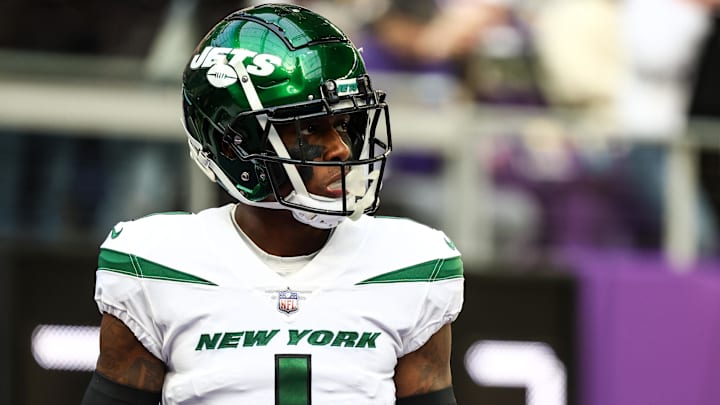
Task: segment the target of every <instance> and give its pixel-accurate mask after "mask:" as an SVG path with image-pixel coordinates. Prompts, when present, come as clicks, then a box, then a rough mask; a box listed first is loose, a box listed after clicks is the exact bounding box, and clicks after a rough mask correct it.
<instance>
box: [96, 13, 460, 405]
mask: <svg viewBox="0 0 720 405" xmlns="http://www.w3.org/2000/svg"><path fill="white" fill-rule="evenodd" d="M182 103H183V109H184V125H185V128H186V130H187V133H188V144H189V148H190V155H191V157H192V159H194V161H195V162H196V163H197V164H198V166H199V167H200V169H201V170H202V171H203V172H204V173H205V174H206V175H207V176H208V177H209V178H210V179H211V180H212V181H214V182H216V183H217V184H219V185H220V186H221V187H222V188H224V189H225V191H227V192H228V193H229V194H230V195H231V196H232V197H234V198H235V199H236V200H237V201H238V203H235V204H229V205H226V206H222V207H219V208H212V209H207V210H204V211H201V212H199V213H197V214H189V213H165V214H157V215H152V216H149V217H145V218H141V219H138V220H134V221H127V222H120V223H118V224H117V225H115V227H113V229H112V231H111V232H110V234H109V235H108V237H107V239H106V240H105V242H104V243H103V244H102V246H101V249H100V255H99V259H98V270H97V278H96V291H95V299H96V301H97V304H98V307H99V309H100V311H101V313H102V314H103V317H102V322H101V332H100V357H99V359H98V362H97V367H96V371H95V373H94V374H93V377H92V379H91V381H90V384H89V386H88V389H87V391H86V394H85V397H84V399H83V402H82V404H83V405H115V404H138V405H144V404H148V405H149V404H152V405H156V404H158V402H161V403H162V404H165V405H170V404H213V405H237V404H278V405H306V404H311V403H314V404H353V405H356V404H394V403H398V404H405V405H413V404H415V405H419V404H434V405H450V404H455V402H456V401H455V397H454V394H453V390H452V380H451V372H450V349H451V335H450V324H451V323H452V321H453V320H454V319H455V318H456V317H457V316H458V314H459V312H460V310H461V306H462V301H463V272H462V262H461V259H460V253H459V252H458V251H457V249H456V248H455V246H454V245H453V243H452V242H451V241H450V240H449V239H448V238H447V237H446V236H445V235H444V233H442V232H441V231H438V230H434V229H431V228H428V227H426V226H424V225H421V224H418V223H416V222H413V221H411V220H407V219H401V218H381V217H374V216H370V215H368V214H371V213H373V212H374V211H375V210H376V209H377V207H378V193H379V191H380V186H381V184H382V177H383V171H384V168H385V162H386V159H387V158H388V156H389V154H390V152H391V149H392V143H391V137H390V125H389V118H388V107H387V104H386V102H385V96H384V94H383V93H382V92H380V91H378V90H376V89H374V88H373V85H372V83H371V81H370V78H369V77H368V75H367V73H366V71H365V67H364V63H363V60H362V57H361V54H360V52H359V51H358V49H357V48H356V47H355V46H354V45H353V44H352V43H351V42H350V41H349V40H348V38H347V37H346V36H345V34H343V32H341V31H340V30H339V29H338V28H337V27H336V26H335V25H333V24H332V23H331V22H330V21H328V20H327V19H325V18H324V17H322V16H319V15H317V14H315V13H313V12H311V11H309V10H307V9H304V8H301V7H298V6H294V5H261V6H256V7H253V8H248V9H244V10H240V11H237V12H235V13H233V14H230V15H229V16H227V17H226V18H224V19H223V20H222V21H220V22H219V23H218V24H217V25H216V26H215V27H214V28H212V30H211V31H210V32H209V33H208V34H207V35H206V36H205V38H204V39H202V41H201V42H200V44H199V45H198V47H197V49H196V50H195V52H194V55H193V56H192V57H191V58H190V60H189V62H188V64H187V66H186V68H185V71H184V76H183V88H182Z"/></svg>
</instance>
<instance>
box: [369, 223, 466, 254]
mask: <svg viewBox="0 0 720 405" xmlns="http://www.w3.org/2000/svg"><path fill="white" fill-rule="evenodd" d="M366 221H367V225H366V226H367V227H368V229H369V231H368V232H369V233H370V234H371V237H370V238H369V239H370V240H372V241H375V244H382V245H385V246H392V248H393V249H395V250H397V249H398V248H399V247H400V246H404V247H406V248H407V249H410V250H413V251H417V250H421V249H429V252H432V254H436V255H439V256H444V257H447V256H459V255H460V252H459V251H458V249H457V247H456V246H455V244H454V243H453V242H452V240H451V239H450V238H449V237H448V236H447V235H446V234H445V232H443V231H442V230H439V229H435V228H433V227H430V226H428V225H425V224H423V223H420V222H417V221H415V220H413V219H410V218H404V217H388V216H375V217H367V219H366Z"/></svg>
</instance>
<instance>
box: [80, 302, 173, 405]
mask: <svg viewBox="0 0 720 405" xmlns="http://www.w3.org/2000/svg"><path fill="white" fill-rule="evenodd" d="M164 380H165V364H164V363H163V362H162V361H161V360H159V359H158V358H157V357H155V356H153V355H152V354H151V353H150V352H149V351H147V349H145V347H144V346H143V345H142V343H140V342H139V341H138V340H137V338H136V337H135V335H134V334H133V333H132V332H131V331H130V329H128V327H127V326H125V324H124V323H122V322H121V321H120V320H119V319H117V318H115V317H114V316H112V315H108V314H104V315H103V317H102V322H101V324H100V357H99V358H98V361H97V366H96V369H95V374H94V375H93V377H92V379H91V380H90V385H89V386H88V388H87V391H86V392H85V396H84V397H83V401H82V403H81V405H146V404H147V405H157V404H158V402H160V392H161V391H162V385H163V381H164Z"/></svg>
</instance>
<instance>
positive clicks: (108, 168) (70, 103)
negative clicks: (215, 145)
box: [0, 0, 720, 405]
mask: <svg viewBox="0 0 720 405" xmlns="http://www.w3.org/2000/svg"><path fill="white" fill-rule="evenodd" d="M296 3H297V4H300V5H303V6H306V7H308V8H311V9H313V10H315V11H318V12H320V13H321V14H324V15H326V16H328V17H329V18H330V19H331V20H332V21H335V22H336V23H337V25H338V26H340V27H341V28H342V29H343V30H345V31H346V32H347V33H348V34H349V35H350V37H351V39H352V40H353V41H354V42H355V44H356V45H357V46H358V47H362V48H363V53H364V56H365V59H366V64H367V66H368V69H369V71H370V72H371V75H372V77H373V79H374V83H375V87H376V88H382V89H385V90H386V91H387V92H388V101H389V103H390V115H391V117H392V131H393V138H394V144H395V150H394V152H393V157H392V159H391V160H390V162H389V169H388V173H387V176H386V181H385V184H384V190H383V194H382V199H383V201H382V207H381V210H380V214H383V215H402V216H407V217H410V218H414V219H416V220H418V221H420V222H424V223H426V224H429V225H431V226H433V227H436V228H440V229H443V230H444V231H445V232H446V233H447V234H448V235H449V236H450V237H451V238H452V239H453V240H454V241H455V244H456V245H457V246H458V247H459V249H460V250H461V251H462V252H463V255H464V260H465V271H466V277H467V278H466V280H467V281H466V286H467V290H466V303H465V308H464V312H463V313H462V315H461V316H460V318H459V319H458V321H457V322H456V325H455V327H454V337H453V338H454V349H453V350H454V351H453V358H452V362H453V375H454V379H455V386H456V393H457V396H458V402H459V403H460V404H471V405H474V404H478V405H480V404H500V405H505V404H507V405H520V404H529V405H566V404H567V405H569V404H578V405H638V404H653V405H678V404H683V405H715V404H717V401H718V399H717V398H720V385H718V384H717V381H720V346H718V345H717V342H718V341H720V242H719V241H720V228H719V224H720V121H719V120H718V117H720V100H719V99H718V95H717V94H718V89H720V85H719V84H718V74H720V31H718V27H719V25H718V22H719V21H720V20H719V19H718V13H717V11H716V10H718V6H717V4H714V3H715V1H713V0H413V1H410V0H335V1H332V0H306V1H297V2H296ZM251 4H254V2H252V1H244V2H243V1H228V0H202V1H201V0H153V1H144V0H124V1H119V0H106V1H102V2H99V1H90V0H33V1H21V0H4V1H2V2H0V190H1V192H0V359H1V361H0V403H1V404H27V405H40V404H77V403H79V401H80V398H81V397H82V393H83V392H84V389H85V386H86V385H87V382H88V381H89V377H90V375H91V374H90V373H91V370H92V369H93V367H94V361H95V358H96V356H97V351H98V348H97V328H96V327H97V326H98V325H99V320H100V314H99V313H98V312H97V309H96V307H95V304H94V302H93V299H92V297H93V284H94V271H95V263H96V258H97V253H98V247H99V245H100V243H101V242H102V240H103V239H104V237H105V235H106V234H107V232H108V231H109V229H110V228H111V227H112V226H113V225H114V224H115V223H116V222H118V221H120V220H124V219H132V218H137V217H141V216H144V215H147V214H149V213H153V212H159V211H175V210H187V211H198V210H201V209H203V208H205V207H210V206H214V205H218V204H223V203H225V202H228V201H230V200H229V199H228V197H227V196H225V195H223V194H222V193H221V192H220V191H219V189H218V188H217V187H216V186H215V185H212V184H210V183H209V182H208V181H207V180H206V179H205V178H204V176H203V175H202V174H201V173H200V171H198V170H196V169H195V168H193V167H192V166H191V165H192V163H191V162H190V159H188V157H187V147H186V144H185V142H186V141H185V135H184V132H183V130H182V127H181V124H180V116H181V111H180V79H181V73H182V70H183V67H184V64H185V63H186V61H187V60H188V58H189V57H190V55H191V54H192V53H193V49H194V47H195V45H196V44H197V43H198V42H199V40H200V37H201V36H202V35H203V34H204V33H205V32H207V31H208V30H209V29H210V28H211V26H212V25H213V24H214V23H215V22H216V21H217V20H219V19H220V18H222V17H224V16H225V15H227V14H229V13H230V12H231V11H233V10H235V9H238V8H241V7H244V6H248V5H251Z"/></svg>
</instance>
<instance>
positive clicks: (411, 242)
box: [95, 205, 463, 405]
mask: <svg viewBox="0 0 720 405" xmlns="http://www.w3.org/2000/svg"><path fill="white" fill-rule="evenodd" d="M232 207H233V205H227V206H224V207H220V208H213V209H208V210H205V211H202V212H200V213H198V214H186V213H182V214H181V213H168V214H157V215H152V216H149V217H145V218H142V219H138V220H135V221H128V222H120V223H118V224H117V225H116V226H115V227H114V228H113V230H112V232H111V233H110V235H108V238H107V239H106V240H105V242H104V243H103V244H102V246H101V250H100V256H99V260H98V271H97V280H96V291H95V299H96V301H97V304H98V307H99V309H100V311H101V312H103V313H108V314H111V315H114V316H115V317H117V318H119V319H120V320H122V321H123V322H124V323H125V324H126V325H127V326H128V327H129V328H130V329H131V330H132V331H133V333H134V334H135V335H136V336H137V338H138V339H139V341H140V342H141V343H142V344H143V345H144V346H145V347H146V348H147V349H148V350H149V351H150V352H151V353H152V354H154V355H155V356H157V357H158V358H159V359H161V360H162V361H163V362H165V364H166V365H167V370H168V371H167V375H166V377H165V384H164V386H163V393H162V403H163V404H164V405H175V404H178V405H179V404H183V405H186V404H212V405H237V404H278V405H304V404H310V403H311V402H312V403H313V404H316V405H317V404H353V405H358V404H394V403H395V385H394V382H393V375H394V369H395V365H396V364H397V359H398V358H400V357H402V356H404V355H406V354H408V353H410V352H412V351H414V350H416V349H418V348H419V347H420V346H422V345H423V344H424V343H425V342H426V341H427V340H428V339H429V338H430V336H432V335H433V334H434V333H435V332H436V331H438V330H439V329H440V328H441V327H442V326H443V325H445V324H447V323H449V322H452V321H453V320H455V318H456V317H457V315H458V313H459V312H460V309H461V306H462V301H463V274H462V262H461V260H460V253H459V252H458V251H457V249H456V248H455V246H454V245H453V243H452V242H451V241H450V240H449V239H448V238H447V237H446V236H445V234H443V233H442V232H441V231H437V230H434V229H431V228H428V227H426V226H424V225H420V224H418V223H416V222H413V221H411V220H407V219H399V218H376V217H369V216H363V217H362V218H361V219H359V220H358V221H350V220H346V221H344V222H343V223H342V224H341V225H340V226H338V227H337V228H336V229H335V231H334V232H333V234H332V236H331V237H330V239H329V240H328V242H327V243H326V245H325V246H324V247H323V248H322V249H321V250H320V251H319V252H318V253H317V255H316V256H315V257H313V258H312V260H311V261H310V262H309V263H308V264H307V265H306V266H305V267H303V268H302V269H301V270H299V271H297V272H294V273H292V274H290V275H288V276H281V275H279V274H278V273H276V272H275V271H274V270H273V269H271V268H268V267H267V265H266V264H264V262H263V261H262V260H260V259H259V258H258V257H257V256H256V254H255V253H254V252H253V250H252V248H251V247H250V246H248V245H247V244H246V243H245V242H244V241H243V238H242V237H241V235H239V234H238V232H237V230H236V228H235V226H234V225H233V221H232V219H231V213H232Z"/></svg>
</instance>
